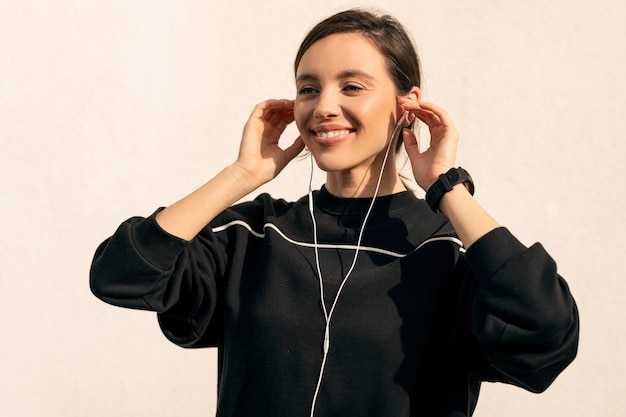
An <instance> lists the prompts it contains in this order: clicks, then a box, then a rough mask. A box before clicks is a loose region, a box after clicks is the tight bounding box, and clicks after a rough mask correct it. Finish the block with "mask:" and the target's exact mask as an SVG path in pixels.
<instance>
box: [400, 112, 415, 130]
mask: <svg viewBox="0 0 626 417" xmlns="http://www.w3.org/2000/svg"><path fill="white" fill-rule="evenodd" d="M405 114H406V115H405V116H404V123H402V127H409V126H410V125H411V123H413V121H414V120H415V115H414V114H412V113H409V112H408V111H407V112H405Z"/></svg>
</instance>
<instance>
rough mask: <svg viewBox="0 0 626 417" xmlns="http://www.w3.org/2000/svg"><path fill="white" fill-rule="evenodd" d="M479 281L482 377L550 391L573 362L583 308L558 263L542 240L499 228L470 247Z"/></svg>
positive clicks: (474, 315) (477, 333)
mask: <svg viewBox="0 0 626 417" xmlns="http://www.w3.org/2000/svg"><path fill="white" fill-rule="evenodd" d="M467 260H468V263H469V266H470V269H471V270H472V272H473V274H474V275H475V277H476V279H477V281H478V291H477V293H476V296H475V298H474V301H473V304H472V306H471V313H470V315H471V323H470V328H471V333H472V335H473V337H474V338H475V340H476V341H477V348H478V350H479V351H480V352H481V354H479V355H476V356H477V357H478V358H479V359H477V360H476V361H475V363H474V366H475V367H476V368H477V369H476V372H477V373H478V374H479V375H480V377H481V378H482V379H485V380H491V381H503V382H508V383H511V384H514V385H518V386H520V387H523V388H525V389H527V390H529V391H531V392H541V391H544V390H545V389H546V388H547V387H548V386H549V385H550V384H551V383H552V382H553V381H554V379H555V378H556V377H557V376H558V374H559V373H560V372H561V371H562V370H563V369H565V367H566V366H567V365H568V364H569V363H570V362H571V361H573V359H574V357H575V356H576V352H577V347H578V326H579V323H578V312H577V308H576V304H575V302H574V299H573V297H572V295H571V293H570V291H569V288H568V286H567V284H566V282H565V281H564V280H563V279H562V278H561V277H560V276H559V275H558V273H557V269H556V264H555V262H554V261H553V260H552V258H551V257H550V256H549V255H548V253H547V252H546V251H545V249H544V248H543V247H542V246H541V245H540V244H535V245H533V246H531V247H529V248H526V247H525V246H524V245H522V243H520V242H519V241H518V240H517V239H516V238H515V237H513V235H511V233H510V232H509V231H508V230H507V229H505V228H498V229H496V230H494V231H492V232H490V233H488V234H487V235H486V236H484V237H483V238H481V239H480V240H479V241H477V242H475V243H474V244H473V245H472V246H471V247H470V248H469V249H468V250H467Z"/></svg>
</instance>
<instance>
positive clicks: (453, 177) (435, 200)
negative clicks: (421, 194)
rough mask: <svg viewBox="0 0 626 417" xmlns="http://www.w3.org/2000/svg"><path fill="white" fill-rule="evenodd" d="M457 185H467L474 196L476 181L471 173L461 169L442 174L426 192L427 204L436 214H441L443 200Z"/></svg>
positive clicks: (453, 169) (452, 169)
mask: <svg viewBox="0 0 626 417" xmlns="http://www.w3.org/2000/svg"><path fill="white" fill-rule="evenodd" d="M457 184H465V185H466V186H467V190H468V191H469V193H470V194H471V195H474V181H473V180H472V177H471V176H470V174H469V172H467V171H466V170H464V169H463V168H461V167H458V168H451V169H450V170H449V171H448V172H446V173H445V174H441V175H440V176H439V178H438V179H437V181H435V183H434V184H433V185H431V186H430V188H429V189H428V191H427V192H426V202H427V203H428V205H429V206H430V208H431V209H432V210H433V211H434V212H436V213H438V212H439V202H440V201H441V198H442V197H443V195H444V194H445V193H447V192H448V191H450V190H452V188H453V187H454V186H455V185H457Z"/></svg>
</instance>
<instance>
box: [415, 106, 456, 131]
mask: <svg viewBox="0 0 626 417" xmlns="http://www.w3.org/2000/svg"><path fill="white" fill-rule="evenodd" d="M419 105H420V108H421V109H422V110H423V111H424V112H425V113H424V114H428V115H429V116H430V118H431V119H432V120H436V121H437V123H439V124H441V125H443V126H454V123H452V119H451V118H450V116H449V115H448V112H447V111H446V110H445V109H444V108H443V107H441V106H438V105H436V104H434V103H427V102H421V103H419Z"/></svg>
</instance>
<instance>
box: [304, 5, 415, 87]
mask: <svg viewBox="0 0 626 417" xmlns="http://www.w3.org/2000/svg"><path fill="white" fill-rule="evenodd" d="M337 33H358V34H360V35H362V36H364V37H365V38H366V39H369V40H370V41H371V42H372V43H373V44H374V45H376V47H377V48H378V49H379V51H380V53H381V54H382V55H383V57H384V58H385V61H386V63H387V69H388V71H389V74H390V75H391V78H392V79H393V81H394V84H395V85H396V89H397V90H398V94H407V93H408V92H409V91H410V90H411V88H412V87H413V86H417V87H419V86H420V81H421V74H420V63H419V58H418V56H417V52H416V50H415V46H414V45H413V42H412V41H411V38H410V37H409V35H408V34H407V32H406V29H405V28H404V26H402V24H401V23H400V22H398V20H396V18H394V17H393V16H390V15H386V14H375V13H373V12H370V11H367V10H363V9H350V10H346V11H343V12H340V13H337V14H335V15H332V16H330V17H328V18H326V19H324V20H322V21H321V22H319V23H318V24H317V25H315V26H314V27H313V29H311V30H310V31H309V33H308V34H307V35H306V37H305V38H304V40H303V41H302V43H301V44H300V49H299V50H298V53H297V54H296V59H295V62H294V73H296V72H297V71H298V66H299V65H300V60H301V59H302V56H303V55H304V53H305V52H306V51H307V50H308V49H309V48H310V47H311V45H313V44H314V43H315V42H317V41H319V40H320V39H323V38H325V37H327V36H330V35H334V34H337Z"/></svg>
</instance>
